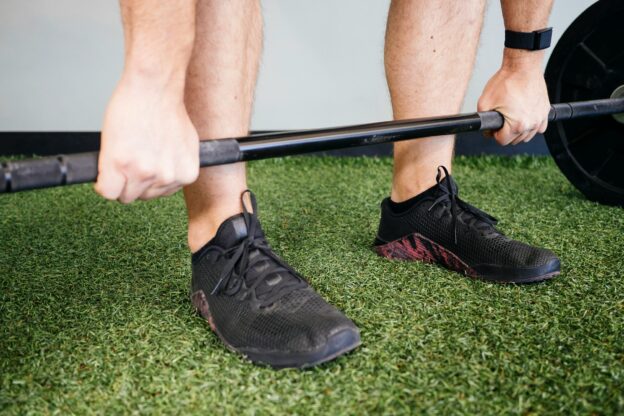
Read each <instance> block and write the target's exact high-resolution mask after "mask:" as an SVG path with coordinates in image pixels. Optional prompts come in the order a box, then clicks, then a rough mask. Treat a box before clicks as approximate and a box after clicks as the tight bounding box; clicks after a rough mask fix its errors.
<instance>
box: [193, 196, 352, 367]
mask: <svg viewBox="0 0 624 416" xmlns="http://www.w3.org/2000/svg"><path fill="white" fill-rule="evenodd" d="M247 192H249V191H247ZM250 197H251V201H252V208H253V214H251V213H249V212H248V211H247V209H244V212H243V213H242V214H238V215H235V216H233V217H230V218H229V219H227V220H226V221H225V222H223V224H221V226H220V227H219V230H218V231H217V234H216V236H215V237H214V239H212V240H211V241H210V242H209V243H208V244H206V245H205V246H204V247H203V248H202V249H200V250H199V251H198V252H196V253H195V254H193V280H192V292H191V300H192V302H193V305H195V307H196V308H197V310H198V311H199V312H200V313H201V315H202V316H203V317H204V318H205V319H206V320H207V321H208V323H209V324H210V327H211V328H212V330H213V331H214V332H216V333H217V335H218V336H219V338H221V340H222V341H223V343H224V344H225V345H226V346H227V347H228V348H229V349H231V350H233V351H236V352H239V353H241V354H243V355H245V356H246V357H248V358H249V359H250V360H251V361H253V362H255V363H259V364H269V365H271V366H273V367H276V368H281V367H298V368H303V367H309V366H313V365H316V364H320V363H323V362H325V361H329V360H332V359H334V358H336V357H338V356H340V355H342V354H344V353H346V352H348V351H351V350H353V349H354V348H356V347H357V346H358V345H359V344H360V335H359V331H358V328H357V327H356V326H355V324H354V323H353V322H351V320H349V318H347V317H346V316H344V315H343V314H342V313H341V312H340V311H339V310H338V309H336V308H335V307H333V306H331V305H330V304H328V303H327V302H325V301H324V300H323V298H321V297H320V296H319V295H318V294H316V293H315V292H314V291H313V290H312V288H311V287H310V286H309V285H308V284H307V283H306V281H305V280H304V279H303V278H302V277H301V276H300V275H299V274H298V273H297V272H295V271H294V270H293V269H292V268H290V267H289V266H288V265H287V264H286V263H285V262H284V261H283V260H282V259H280V258H279V257H278V256H277V255H276V254H275V253H274V252H273V250H271V247H269V245H268V243H267V242H266V240H265V237H264V233H263V232H262V229H261V228H260V223H259V222H258V219H257V217H256V215H257V208H256V201H255V197H254V196H253V194H251V192H250Z"/></svg>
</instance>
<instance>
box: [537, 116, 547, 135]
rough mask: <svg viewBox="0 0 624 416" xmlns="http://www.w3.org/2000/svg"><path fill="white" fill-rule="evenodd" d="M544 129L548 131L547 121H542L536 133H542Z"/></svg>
mask: <svg viewBox="0 0 624 416" xmlns="http://www.w3.org/2000/svg"><path fill="white" fill-rule="evenodd" d="M546 129H548V119H545V120H544V121H542V124H540V126H539V128H538V129H537V132H538V133H544V132H545V131H546Z"/></svg>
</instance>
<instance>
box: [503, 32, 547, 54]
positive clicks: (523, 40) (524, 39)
mask: <svg viewBox="0 0 624 416" xmlns="http://www.w3.org/2000/svg"><path fill="white" fill-rule="evenodd" d="M551 39H552V27H547V28H546V29H542V30H536V31H535V32H514V31H513V30H505V47H506V48H512V49H526V50H529V51H539V50H542V49H546V48H548V47H550V41H551Z"/></svg>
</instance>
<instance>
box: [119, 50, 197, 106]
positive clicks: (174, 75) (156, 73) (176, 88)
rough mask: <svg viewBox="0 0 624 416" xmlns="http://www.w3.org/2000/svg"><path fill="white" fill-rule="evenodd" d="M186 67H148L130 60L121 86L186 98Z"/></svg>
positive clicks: (143, 63)
mask: <svg viewBox="0 0 624 416" xmlns="http://www.w3.org/2000/svg"><path fill="white" fill-rule="evenodd" d="M185 79H186V67H178V66H177V65H169V66H168V65H164V64H162V63H161V64H159V65H148V64H147V63H146V62H145V61H143V62H141V63H137V62H136V61H132V60H130V59H128V60H126V65H125V67H124V70H123V74H122V76H121V81H120V84H121V85H123V86H124V87H127V88H129V89H131V90H138V91H143V92H144V93H148V92H149V91H154V92H158V94H164V95H168V96H179V97H183V96H184V83H185Z"/></svg>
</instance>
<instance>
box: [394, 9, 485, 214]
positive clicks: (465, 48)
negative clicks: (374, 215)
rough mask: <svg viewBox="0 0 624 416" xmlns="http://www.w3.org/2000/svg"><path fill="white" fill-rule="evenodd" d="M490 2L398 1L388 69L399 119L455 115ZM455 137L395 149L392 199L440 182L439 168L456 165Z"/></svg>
mask: <svg viewBox="0 0 624 416" xmlns="http://www.w3.org/2000/svg"><path fill="white" fill-rule="evenodd" d="M484 9H485V1H484V0H467V1H461V2H459V1H422V0H416V1H414V0H393V1H392V3H391V5H390V11H389V13H388V26H387V31H386V46H385V66H386V77H387V80H388V87H389V89H390V97H391V99H392V109H393V113H394V118H395V119H405V118H416V117H429V116H438V115H447V114H455V113H457V112H458V111H459V110H460V107H461V103H462V101H463V99H464V95H465V92H466V88H467V86H468V81H469V80H470V75H471V72H472V67H473V65H474V60H475V56H476V51H477V45H478V43H479V34H480V31H481V24H482V21H483V12H484ZM453 145H454V136H443V137H434V138H426V139H419V140H414V141H408V142H400V143H395V145H394V176H393V182H392V194H391V199H392V200H393V201H395V202H401V201H405V200H407V199H409V198H411V197H413V196H414V195H417V194H419V193H420V192H422V191H424V190H425V189H427V188H429V187H431V186H433V185H434V184H435V171H436V168H437V167H438V166H439V165H444V166H447V167H448V168H449V169H450V167H451V160H452V157H453Z"/></svg>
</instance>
